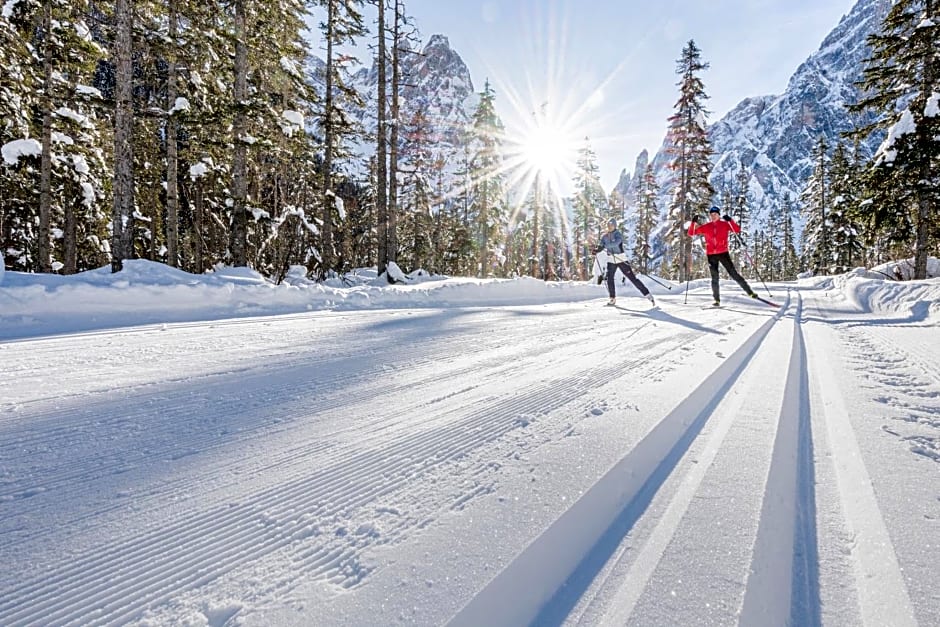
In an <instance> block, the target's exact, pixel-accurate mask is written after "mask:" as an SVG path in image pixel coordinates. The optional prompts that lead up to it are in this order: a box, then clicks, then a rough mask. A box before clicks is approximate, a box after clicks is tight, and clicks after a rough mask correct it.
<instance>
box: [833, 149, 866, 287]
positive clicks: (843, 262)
mask: <svg viewBox="0 0 940 627" xmlns="http://www.w3.org/2000/svg"><path fill="white" fill-rule="evenodd" d="M829 180H830V190H829V197H830V198H831V203H832V208H831V209H830V211H829V219H828V221H829V227H828V233H829V234H830V247H831V258H832V263H831V271H832V272H833V273H835V274H841V273H843V272H848V271H849V270H851V269H852V268H855V267H856V266H857V265H859V264H860V263H861V262H862V259H863V255H864V250H863V245H862V240H861V235H860V233H859V231H860V228H861V227H860V225H859V224H858V223H857V222H856V220H855V216H856V215H857V207H858V205H859V202H860V198H859V193H858V190H859V188H860V185H859V182H858V177H857V176H856V169H855V164H854V163H853V162H851V161H850V158H849V155H848V153H847V151H846V148H845V145H844V144H842V143H839V144H837V145H836V148H835V150H834V151H833V154H832V162H831V165H830V175H829Z"/></svg>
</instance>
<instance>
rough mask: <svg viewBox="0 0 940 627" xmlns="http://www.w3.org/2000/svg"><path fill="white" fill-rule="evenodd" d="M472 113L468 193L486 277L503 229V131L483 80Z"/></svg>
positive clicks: (482, 271) (489, 87)
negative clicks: (481, 88)
mask: <svg viewBox="0 0 940 627" xmlns="http://www.w3.org/2000/svg"><path fill="white" fill-rule="evenodd" d="M479 95H480V101H479V103H478V104H477V107H476V110H475V111H474V113H473V123H472V131H471V139H470V141H471V145H472V148H471V149H472V151H473V154H472V156H471V158H470V181H471V182H470V187H471V188H470V195H471V205H472V210H473V213H474V216H475V219H476V229H475V230H476V233H477V246H478V248H479V254H480V258H479V268H480V272H479V276H481V277H483V278H486V277H487V276H489V274H490V272H491V270H492V269H493V267H494V266H495V262H494V259H495V254H496V251H497V249H498V248H499V247H500V246H501V245H502V243H503V242H502V241H501V239H502V238H501V234H502V233H503V232H504V231H505V228H506V220H507V216H506V211H505V205H504V203H503V199H504V197H505V186H504V180H503V150H502V144H503V137H504V133H505V130H504V128H503V123H502V120H500V119H499V115H497V113H496V106H495V101H496V93H495V92H494V91H493V88H492V87H491V86H490V82H489V80H487V81H486V83H485V84H484V87H483V91H482V92H480V94H479Z"/></svg>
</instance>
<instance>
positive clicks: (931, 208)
mask: <svg viewBox="0 0 940 627" xmlns="http://www.w3.org/2000/svg"><path fill="white" fill-rule="evenodd" d="M868 43H869V45H870V46H871V51H872V52H871V57H870V58H869V59H867V60H866V67H865V70H864V74H863V79H862V80H861V82H860V83H859V86H860V87H861V88H862V89H863V90H864V93H865V94H866V95H865V96H864V97H863V98H862V99H861V100H860V101H859V102H857V103H855V104H853V105H851V106H850V107H849V109H850V110H851V111H871V112H875V113H877V114H880V117H879V118H878V120H877V121H876V122H875V123H873V124H872V125H870V126H867V127H865V128H864V129H862V131H861V134H862V135H863V136H864V135H868V134H871V133H872V132H874V131H876V130H879V129H880V130H882V131H887V137H886V139H885V141H884V142H883V143H882V145H881V147H880V148H879V149H878V152H877V154H876V155H875V159H874V160H873V162H872V168H873V169H874V170H875V171H876V174H874V175H873V176H872V177H870V178H869V181H870V183H871V184H872V185H873V186H875V187H876V188H877V189H879V190H881V191H882V193H881V194H880V198H879V199H880V200H883V201H887V203H885V204H877V205H875V206H874V207H873V209H874V211H876V212H878V213H879V214H880V215H879V218H878V226H879V227H880V228H885V227H886V226H887V224H886V223H890V222H892V221H894V217H895V216H897V214H898V213H899V211H903V210H904V209H905V208H906V209H907V211H908V212H909V215H910V218H909V219H910V222H911V223H912V225H913V232H912V233H911V234H910V237H909V238H908V240H909V241H911V243H912V244H913V247H914V277H915V278H917V279H923V278H926V276H927V255H928V251H929V250H931V249H932V248H933V247H935V246H936V243H937V236H938V233H937V231H936V230H933V232H932V229H935V228H936V224H937V223H938V221H940V56H938V54H937V50H938V49H940V0H895V2H894V3H893V6H892V7H891V9H890V11H889V12H888V14H887V16H886V17H885V18H884V21H883V22H882V25H881V32H880V33H878V34H875V35H871V36H870V37H869V39H868Z"/></svg>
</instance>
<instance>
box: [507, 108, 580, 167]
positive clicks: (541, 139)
mask: <svg viewBox="0 0 940 627" xmlns="http://www.w3.org/2000/svg"><path fill="white" fill-rule="evenodd" d="M520 148H521V155H520V156H521V158H522V160H523V161H524V165H525V166H527V167H528V168H530V169H531V170H534V171H535V172H536V173H537V174H539V175H541V176H543V177H549V178H552V177H555V176H556V175H559V174H563V173H564V172H565V171H566V170H569V169H571V168H572V167H573V166H574V161H575V155H576V149H575V147H574V142H573V140H572V138H571V137H568V135H567V130H566V129H564V128H562V127H561V126H558V125H555V124H553V123H550V122H549V121H547V120H543V121H541V122H539V123H537V124H535V125H534V126H533V127H532V128H530V129H528V133H527V135H526V136H524V137H523V138H522V142H521V146H520Z"/></svg>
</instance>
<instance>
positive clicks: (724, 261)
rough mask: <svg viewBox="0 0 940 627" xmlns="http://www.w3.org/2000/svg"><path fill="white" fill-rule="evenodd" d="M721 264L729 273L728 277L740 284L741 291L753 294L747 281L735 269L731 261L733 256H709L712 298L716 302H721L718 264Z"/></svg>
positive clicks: (722, 254) (719, 254)
mask: <svg viewBox="0 0 940 627" xmlns="http://www.w3.org/2000/svg"><path fill="white" fill-rule="evenodd" d="M719 263H721V265H723V266H724V267H725V270H727V271H728V276H730V277H731V278H732V279H734V280H735V281H737V282H738V285H740V286H741V289H742V290H744V292H745V293H746V294H752V293H753V292H752V291H751V286H750V285H748V284H747V281H745V280H744V277H743V276H741V275H740V274H738V271H737V269H735V267H734V263H733V262H732V261H731V255H730V254H729V253H718V254H717V255H709V256H708V269H709V270H710V271H711V273H712V296H714V297H715V300H719V297H718V264H719Z"/></svg>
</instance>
